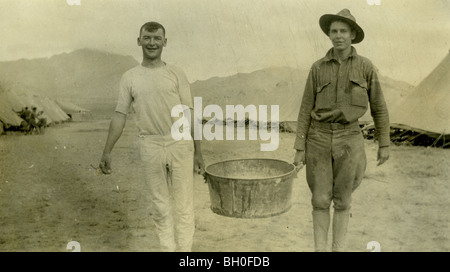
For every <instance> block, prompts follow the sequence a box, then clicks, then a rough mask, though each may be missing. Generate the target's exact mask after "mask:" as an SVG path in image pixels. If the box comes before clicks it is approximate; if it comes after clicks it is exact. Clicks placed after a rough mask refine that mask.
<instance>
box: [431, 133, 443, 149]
mask: <svg viewBox="0 0 450 272" xmlns="http://www.w3.org/2000/svg"><path fill="white" fill-rule="evenodd" d="M444 133H445V130H444V131H443V132H442V134H441V135H439V137H437V139H436V140H435V141H434V143H433V144H432V145H431V147H433V146H436V144H437V142H438V141H439V139H441V137H442V136H444Z"/></svg>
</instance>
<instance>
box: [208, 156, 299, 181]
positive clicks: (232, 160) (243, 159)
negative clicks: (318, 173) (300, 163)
mask: <svg viewBox="0 0 450 272" xmlns="http://www.w3.org/2000/svg"><path fill="white" fill-rule="evenodd" d="M250 160H265V161H278V162H284V163H287V164H288V165H290V166H292V170H291V171H289V172H286V173H284V174H281V175H277V176H270V177H265V178H248V177H244V178H234V177H225V176H221V175H216V174H212V173H211V172H209V171H208V167H210V166H213V165H217V164H220V163H226V162H234V161H250ZM294 171H295V165H294V164H293V163H291V162H289V161H287V160H282V159H270V158H242V159H230V160H224V161H220V162H215V163H212V164H210V165H208V166H206V167H205V176H206V175H209V176H212V177H217V178H222V179H228V180H268V179H277V178H283V177H287V176H289V175H292V173H293V172H294Z"/></svg>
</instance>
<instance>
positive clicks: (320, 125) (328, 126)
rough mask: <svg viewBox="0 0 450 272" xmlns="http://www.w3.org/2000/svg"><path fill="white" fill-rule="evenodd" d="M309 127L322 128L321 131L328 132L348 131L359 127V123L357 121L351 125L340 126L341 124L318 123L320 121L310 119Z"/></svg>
mask: <svg viewBox="0 0 450 272" xmlns="http://www.w3.org/2000/svg"><path fill="white" fill-rule="evenodd" d="M311 125H312V126H314V127H316V128H322V129H328V130H340V129H350V128H355V127H359V122H358V120H356V121H353V122H351V123H347V124H341V123H326V122H320V121H317V120H314V119H312V120H311Z"/></svg>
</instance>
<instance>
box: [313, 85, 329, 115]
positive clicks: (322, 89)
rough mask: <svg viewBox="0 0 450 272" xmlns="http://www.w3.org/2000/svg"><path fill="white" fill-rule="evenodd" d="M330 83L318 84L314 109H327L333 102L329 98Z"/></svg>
mask: <svg viewBox="0 0 450 272" xmlns="http://www.w3.org/2000/svg"><path fill="white" fill-rule="evenodd" d="M331 91H332V90H331V82H325V83H322V84H320V85H319V86H318V87H317V89H316V102H315V106H316V109H317V110H319V109H328V108H330V106H331V104H332V102H333V101H331V100H332V97H331Z"/></svg>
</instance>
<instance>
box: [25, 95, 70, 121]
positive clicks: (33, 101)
mask: <svg viewBox="0 0 450 272" xmlns="http://www.w3.org/2000/svg"><path fill="white" fill-rule="evenodd" d="M18 97H19V98H20V99H21V101H22V102H23V103H24V104H25V105H26V106H28V107H37V111H38V112H39V111H41V110H43V111H44V115H43V117H45V118H46V119H47V124H51V123H59V122H64V121H67V120H69V116H68V115H67V114H66V113H65V112H63V111H62V110H61V108H60V107H59V106H58V105H57V104H56V103H55V102H54V101H53V100H51V99H50V98H48V97H41V96H38V95H35V94H28V93H20V94H19V95H18Z"/></svg>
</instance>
